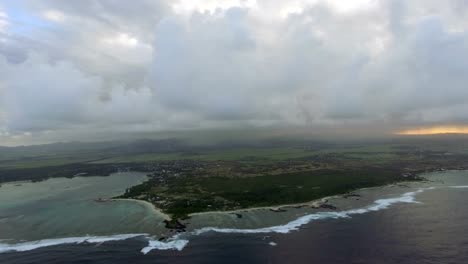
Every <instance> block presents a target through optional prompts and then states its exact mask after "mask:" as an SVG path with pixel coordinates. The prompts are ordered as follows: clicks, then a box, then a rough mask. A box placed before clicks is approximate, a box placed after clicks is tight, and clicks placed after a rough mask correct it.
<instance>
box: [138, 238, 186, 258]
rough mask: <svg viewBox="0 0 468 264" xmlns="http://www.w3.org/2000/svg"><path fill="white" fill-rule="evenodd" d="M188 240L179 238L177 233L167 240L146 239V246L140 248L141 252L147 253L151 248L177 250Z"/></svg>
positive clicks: (182, 247)
mask: <svg viewBox="0 0 468 264" xmlns="http://www.w3.org/2000/svg"><path fill="white" fill-rule="evenodd" d="M188 242H189V241H188V240H186V239H180V238H179V235H176V236H173V237H172V238H170V239H169V240H167V241H159V240H155V239H150V240H148V246H146V247H144V248H142V249H141V253H143V254H145V255H146V254H147V253H148V252H150V251H151V250H154V249H159V250H179V251H181V250H182V249H184V247H185V246H186V245H187V244H188Z"/></svg>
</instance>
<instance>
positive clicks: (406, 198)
mask: <svg viewBox="0 0 468 264" xmlns="http://www.w3.org/2000/svg"><path fill="white" fill-rule="evenodd" d="M449 188H468V186H449ZM433 189H435V188H434V187H430V188H421V189H418V190H416V191H413V192H407V193H404V194H402V195H400V196H398V197H394V198H386V199H378V200H376V201H374V202H373V203H372V204H370V205H368V206H366V207H363V208H357V209H351V210H345V211H340V212H318V213H313V214H309V215H305V216H302V217H299V218H297V219H296V220H293V221H291V222H288V223H286V224H284V225H278V226H271V227H264V228H255V229H236V228H218V227H204V228H200V229H197V230H194V231H192V232H189V233H183V234H177V235H175V236H173V237H171V238H169V239H167V240H165V241H159V240H157V239H155V238H154V237H149V236H148V234H125V235H114V236H86V237H70V238H60V239H44V240H39V241H32V242H22V243H17V244H2V241H0V253H3V252H10V251H28V250H33V249H37V248H41V247H48V246H55V245H61V244H80V243H85V242H87V243H103V242H108V241H118V240H126V239H130V238H134V237H145V238H147V239H148V245H147V246H146V247H144V248H143V249H141V252H142V253H143V254H147V253H148V252H150V251H152V250H155V249H158V250H179V251H181V250H183V249H184V247H185V246H186V245H187V244H188V243H189V240H188V239H186V238H187V236H197V235H201V234H204V233H208V232H216V233H238V234H239V233H240V234H258V233H281V234H286V233H289V232H291V231H295V230H298V229H299V228H300V227H301V226H303V225H306V224H308V223H310V222H313V221H315V220H324V219H338V218H348V217H351V216H352V215H360V214H365V213H368V212H375V211H380V210H384V209H387V208H389V207H390V206H392V205H394V204H397V203H418V202H417V201H416V200H415V196H416V195H418V194H420V193H422V192H424V191H427V190H433ZM273 243H274V242H273Z"/></svg>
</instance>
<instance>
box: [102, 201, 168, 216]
mask: <svg viewBox="0 0 468 264" xmlns="http://www.w3.org/2000/svg"><path fill="white" fill-rule="evenodd" d="M110 201H131V202H137V203H140V204H142V205H144V206H145V207H148V208H149V209H150V210H151V211H152V212H153V213H154V214H156V215H160V216H162V217H163V218H164V220H169V221H170V220H172V217H171V216H170V215H168V214H166V213H164V212H163V211H162V210H161V209H160V208H158V207H156V206H154V204H152V203H150V202H148V201H145V200H138V199H133V198H112V199H110Z"/></svg>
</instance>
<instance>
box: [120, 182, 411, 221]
mask: <svg viewBox="0 0 468 264" xmlns="http://www.w3.org/2000/svg"><path fill="white" fill-rule="evenodd" d="M411 182H412V181H402V182H395V183H390V184H386V185H381V186H374V187H366V188H360V189H356V190H353V191H350V192H348V193H342V194H335V195H330V196H325V197H322V198H318V199H315V200H311V201H308V202H302V203H291V204H280V205H270V206H258V207H249V208H240V209H234V210H226V211H219V210H218V211H205V212H196V213H191V214H188V216H189V217H193V216H202V215H209V214H240V213H246V212H251V211H257V210H271V211H278V210H281V209H285V208H291V207H309V208H311V209H321V206H322V205H326V204H327V203H328V202H329V200H331V199H337V198H346V197H345V196H346V195H349V194H353V193H354V192H360V191H363V190H369V189H381V188H385V187H389V186H398V185H401V184H405V183H411ZM111 200H113V201H119V200H120V201H134V202H139V203H142V204H144V205H145V206H148V207H150V208H151V210H152V211H153V212H154V213H156V214H158V215H161V216H163V217H164V220H168V221H171V220H176V219H173V218H172V216H171V215H169V214H167V213H165V212H164V211H163V210H162V209H160V208H158V207H156V206H155V205H154V204H152V203H150V202H148V201H145V200H139V199H134V198H116V199H111Z"/></svg>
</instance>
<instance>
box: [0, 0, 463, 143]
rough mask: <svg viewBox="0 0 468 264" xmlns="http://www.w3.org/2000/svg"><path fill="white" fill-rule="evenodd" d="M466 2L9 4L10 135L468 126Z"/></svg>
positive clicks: (3, 67) (0, 135) (0, 38)
mask: <svg viewBox="0 0 468 264" xmlns="http://www.w3.org/2000/svg"><path fill="white" fill-rule="evenodd" d="M467 28H468V3H467V2H466V1H463V0H450V1H435V0H415V1H402V0H380V1H378V0H351V1H346V3H344V2H343V1H335V0H295V1H286V2H282V3H279V2H278V1H271V0H268V1H267V0H257V1H250V0H249V1H247V0H244V1H234V0H233V1H215V0H213V1H211V0H210V1H206V0H205V1H183V0H179V1H167V0H160V1H150V0H148V1H137V2H136V3H134V2H132V3H130V2H126V1H112V0H99V1H91V0H89V1H88V0H86V1H73V2H70V1H66V2H64V1H59V0H44V1H37V2H36V1H33V2H32V1H23V0H19V1H18V0H15V1H13V0H6V1H4V3H2V4H1V6H0V139H1V140H2V141H3V142H2V143H4V144H9V143H12V142H13V143H21V142H34V141H41V138H46V135H47V138H48V140H50V139H53V138H54V137H55V138H60V139H82V138H80V137H82V135H83V132H86V133H88V134H92V133H93V132H95V131H100V132H139V131H146V132H147V131H164V130H181V129H203V128H229V127H237V128H238V127H266V126H267V127H291V126H294V127H307V128H309V129H315V128H316V129H320V128H323V127H328V128H333V127H340V128H343V127H347V126H349V127H355V126H364V127H366V126H367V127H385V128H386V129H387V130H388V131H387V132H388V133H392V132H394V131H395V130H398V129H400V128H401V127H412V126H421V125H434V124H436V125H445V124H467V123H468V118H467V116H468V89H467V88H466V83H468V75H467V74H466V73H467V72H468V32H467Z"/></svg>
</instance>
